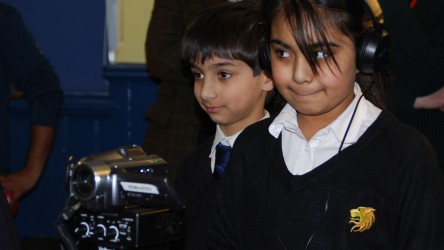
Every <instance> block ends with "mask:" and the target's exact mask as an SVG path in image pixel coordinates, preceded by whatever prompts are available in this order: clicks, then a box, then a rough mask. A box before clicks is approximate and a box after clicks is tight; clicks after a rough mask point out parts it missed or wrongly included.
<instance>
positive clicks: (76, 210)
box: [59, 145, 184, 249]
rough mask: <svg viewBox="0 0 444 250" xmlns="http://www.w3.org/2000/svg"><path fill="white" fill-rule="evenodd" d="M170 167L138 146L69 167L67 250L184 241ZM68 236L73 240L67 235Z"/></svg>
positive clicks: (64, 238) (65, 214) (62, 232)
mask: <svg viewBox="0 0 444 250" xmlns="http://www.w3.org/2000/svg"><path fill="white" fill-rule="evenodd" d="M168 172H169V170H168V164H167V162H166V161H165V160H164V159H162V158H161V157H159V156H157V155H147V154H146V153H145V152H144V151H143V150H142V148H141V147H139V146H137V145H131V146H123V147H119V148H117V149H115V150H111V151H107V152H102V153H97V154H93V155H90V156H87V157H83V158H81V159H80V160H79V161H78V162H76V163H74V162H72V158H71V159H70V161H69V162H68V166H67V170H66V188H67V190H69V199H68V202H67V204H66V206H65V208H64V211H62V217H63V218H64V219H65V223H64V224H65V225H64V226H62V227H59V231H60V232H59V234H60V235H61V236H62V242H63V241H64V245H65V247H66V246H67V248H68V249H70V248H71V249H77V248H78V247H79V246H81V249H144V248H143V247H145V246H150V245H154V244H158V243H161V242H166V241H171V240H175V239H179V238H181V237H183V233H184V232H183V231H184V225H183V223H182V221H183V220H182V210H183V209H182V208H183V207H182V204H181V202H180V199H179V197H178V195H177V194H176V192H175V190H174V188H173V186H172V184H171V183H170V181H169V179H168ZM67 234H68V235H67Z"/></svg>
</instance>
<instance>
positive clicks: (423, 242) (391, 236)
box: [208, 111, 444, 250]
mask: <svg viewBox="0 0 444 250" xmlns="http://www.w3.org/2000/svg"><path fill="white" fill-rule="evenodd" d="M269 124H270V120H268V121H264V122H260V123H258V124H256V125H253V126H252V127H250V128H249V129H247V130H245V131H244V132H243V134H242V135H241V136H240V137H239V138H238V139H237V146H236V148H235V149H234V150H233V152H232V155H231V158H230V162H229V165H228V167H227V170H226V174H225V178H224V179H223V182H222V184H221V185H222V186H221V192H220V193H219V194H218V196H217V198H216V200H215V204H214V210H213V213H212V215H211V221H210V226H209V231H208V242H209V245H210V249H273V250H275V249H444V241H443V239H442V237H443V235H444V227H443V222H444V213H443V212H444V178H443V176H442V174H441V172H440V170H439V168H438V163H437V158H436V154H435V153H434V151H433V150H432V147H431V145H430V144H429V142H428V141H427V140H426V139H425V138H424V137H423V136H422V135H421V134H420V133H418V132H417V131H416V130H414V129H412V128H410V127H407V126H405V125H402V124H400V123H398V122H397V121H396V120H395V119H394V118H393V116H392V115H391V114H389V113H388V112H385V111H383V112H382V113H381V115H380V116H379V117H378V119H377V120H376V121H375V122H374V124H372V125H371V126H370V127H369V128H368V129H367V131H366V132H365V133H364V134H363V135H362V137H361V138H360V139H359V140H358V141H357V142H356V143H355V144H354V145H352V146H349V147H347V148H346V149H344V150H343V151H342V152H341V153H340V154H338V155H337V156H335V157H333V158H331V159H330V160H328V161H327V162H325V163H324V164H322V165H320V166H319V167H317V168H315V169H314V170H312V171H311V172H309V173H307V174H304V175H301V176H293V175H292V174H291V173H290V172H289V171H288V170H287V167H286V165H285V162H284V158H283V155H282V148H281V138H278V139H276V138H274V137H272V136H271V135H270V134H269V132H268V126H269ZM360 208H361V210H362V211H365V210H364V208H366V209H373V210H374V211H372V212H370V213H368V214H367V215H363V216H362V217H361V220H360V221H361V222H363V223H362V225H361V227H359V228H361V229H364V230H363V231H362V232H351V231H352V227H353V226H354V225H355V224H353V223H351V222H350V220H351V210H352V209H360ZM372 216H374V219H375V220H374V222H373V223H372V222H371V217H372ZM364 218H366V219H364ZM358 220H359V219H358ZM365 222H367V223H365ZM359 228H358V229H359Z"/></svg>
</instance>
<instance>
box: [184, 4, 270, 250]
mask: <svg viewBox="0 0 444 250" xmlns="http://www.w3.org/2000/svg"><path fill="white" fill-rule="evenodd" d="M258 9H259V6H258V5H257V3H255V2H252V1H241V2H238V3H226V4H223V5H218V6H216V7H213V8H210V9H208V10H207V11H205V12H204V13H202V14H201V15H200V16H199V17H198V18H197V19H196V20H195V21H194V22H192V23H191V24H190V26H189V27H188V29H187V32H186V33H185V36H184V38H183V41H182V55H183V59H184V60H185V61H186V62H188V63H189V64H190V68H191V72H192V74H193V75H194V94H195V97H196V99H197V101H198V103H199V105H200V107H201V108H202V109H203V110H204V111H205V112H206V113H207V114H208V115H209V116H210V118H211V120H212V121H214V122H215V123H216V134H215V135H214V136H213V137H212V138H210V139H208V140H207V141H206V142H204V143H203V144H202V145H200V146H199V147H198V148H197V149H196V150H195V151H194V152H193V153H192V154H191V155H190V157H189V158H188V159H187V160H186V161H185V163H184V165H183V166H182V168H181V170H180V171H181V172H180V174H179V176H178V180H177V182H176V188H177V191H178V193H179V194H180V196H181V198H182V200H183V201H184V203H185V206H186V212H185V214H186V215H185V222H186V239H185V248H186V249H193V250H196V249H208V247H207V244H206V240H205V234H206V231H207V230H206V228H207V221H208V219H207V217H208V214H209V210H210V209H211V205H212V201H213V196H214V194H215V190H216V188H217V185H218V180H219V179H220V178H223V176H222V174H223V173H222V172H223V171H221V172H218V170H217V168H218V166H217V165H219V164H218V163H217V162H218V161H219V159H218V158H220V156H221V154H222V153H219V151H218V148H220V147H223V146H217V145H218V144H219V145H220V144H222V145H224V146H225V148H227V149H228V151H229V150H230V149H231V147H233V145H234V142H235V140H236V138H237V137H238V135H239V134H240V133H241V132H242V130H243V129H244V128H246V127H247V126H249V125H251V124H253V123H255V122H257V121H259V120H261V119H264V118H267V117H269V116H270V115H269V113H268V112H267V111H266V110H265V109H264V105H265V102H266V97H267V95H268V94H269V93H270V92H271V91H272V90H273V82H272V81H271V79H270V78H268V76H267V75H266V74H265V73H264V72H262V71H261V69H260V65H259V61H258V56H257V54H258V49H259V43H260V39H259V38H260V30H259V24H258V23H257V21H258V20H259V11H258ZM227 146H228V147H227ZM215 165H216V167H215Z"/></svg>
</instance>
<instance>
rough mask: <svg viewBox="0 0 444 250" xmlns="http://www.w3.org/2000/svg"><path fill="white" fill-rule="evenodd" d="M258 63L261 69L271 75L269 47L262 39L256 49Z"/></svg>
mask: <svg viewBox="0 0 444 250" xmlns="http://www.w3.org/2000/svg"><path fill="white" fill-rule="evenodd" d="M258 57H259V65H260V66H261V68H262V70H264V71H265V72H267V73H268V74H270V75H271V60H270V48H269V45H268V42H265V41H263V42H262V43H261V45H260V46H259V51H258Z"/></svg>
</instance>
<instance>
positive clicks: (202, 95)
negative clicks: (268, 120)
mask: <svg viewBox="0 0 444 250" xmlns="http://www.w3.org/2000/svg"><path fill="white" fill-rule="evenodd" d="M191 71H192V72H193V74H194V95H195V97H196V99H197V101H198V102H199V105H200V107H201V108H202V109H203V110H204V111H205V112H206V113H207V114H208V115H209V116H210V118H211V120H213V121H214V122H215V123H217V124H219V125H220V128H221V130H222V131H223V132H224V134H225V135H226V136H231V135H233V134H235V133H237V132H238V131H240V130H242V129H244V128H245V127H247V126H249V125H250V124H252V123H255V122H257V121H259V120H260V119H262V118H263V117H264V115H265V114H264V103H265V97H266V95H267V93H268V91H270V90H272V89H273V83H272V81H271V80H270V79H269V78H267V77H266V76H265V74H264V73H261V74H259V75H257V76H253V70H252V69H251V68H250V66H248V65H247V64H246V63H245V62H243V61H241V60H233V59H225V58H220V57H216V56H214V57H212V58H208V59H207V60H205V62H204V63H203V64H202V63H201V62H200V61H199V62H196V63H195V64H194V65H193V66H192V67H191Z"/></svg>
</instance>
